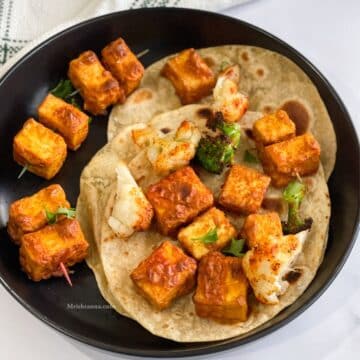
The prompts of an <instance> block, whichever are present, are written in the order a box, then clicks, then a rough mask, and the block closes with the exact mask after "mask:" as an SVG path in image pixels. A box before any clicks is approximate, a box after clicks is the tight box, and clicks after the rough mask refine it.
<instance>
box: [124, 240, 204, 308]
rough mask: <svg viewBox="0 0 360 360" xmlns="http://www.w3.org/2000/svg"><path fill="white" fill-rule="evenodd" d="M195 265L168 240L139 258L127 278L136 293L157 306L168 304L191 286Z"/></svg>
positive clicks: (189, 290) (193, 284) (184, 293)
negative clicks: (141, 259) (146, 255)
mask: <svg viewBox="0 0 360 360" xmlns="http://www.w3.org/2000/svg"><path fill="white" fill-rule="evenodd" d="M196 268H197V264H196V261H195V260H194V259H192V258H191V257H190V256H187V255H186V254H185V253H184V252H183V251H182V250H181V249H180V248H178V247H177V246H175V245H173V244H172V243H171V242H170V241H165V242H163V243H162V244H161V245H160V246H158V247H157V248H156V249H155V250H154V251H153V252H152V253H151V255H150V256H149V257H147V258H146V259H145V260H143V261H142V262H141V263H140V264H139V265H138V266H137V267H136V269H135V270H133V272H132V273H131V275H130V277H131V279H132V281H133V282H134V285H135V287H136V288H137V290H138V291H139V293H140V294H141V295H142V296H143V297H144V298H145V299H146V300H147V301H149V302H150V303H151V304H152V305H153V306H155V307H156V308H157V309H159V310H162V309H165V308H167V307H169V306H170V305H171V303H172V302H173V301H174V300H175V299H176V298H178V297H180V296H183V295H186V294H188V293H189V292H191V290H192V289H193V287H194V286H195V274H196Z"/></svg>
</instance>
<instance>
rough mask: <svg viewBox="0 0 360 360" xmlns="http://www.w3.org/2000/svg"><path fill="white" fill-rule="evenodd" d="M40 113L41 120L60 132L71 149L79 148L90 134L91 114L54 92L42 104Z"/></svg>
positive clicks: (39, 109)
mask: <svg viewBox="0 0 360 360" xmlns="http://www.w3.org/2000/svg"><path fill="white" fill-rule="evenodd" d="M38 114H39V121H40V122H41V123H43V124H44V125H45V126H47V127H48V128H50V129H53V130H55V131H57V132H58V133H60V134H61V135H62V136H63V138H64V140H65V142H66V145H67V146H68V148H69V149H71V150H76V149H78V148H79V146H80V145H81V143H82V142H83V141H84V140H85V139H86V137H87V135H88V131H89V116H88V115H86V114H85V113H83V112H82V111H80V110H79V109H78V108H76V107H75V106H73V105H71V104H68V103H67V102H66V101H64V100H62V99H60V98H58V97H56V96H54V95H52V94H48V95H47V96H46V98H45V99H44V100H43V102H42V103H41V104H40V106H39V108H38Z"/></svg>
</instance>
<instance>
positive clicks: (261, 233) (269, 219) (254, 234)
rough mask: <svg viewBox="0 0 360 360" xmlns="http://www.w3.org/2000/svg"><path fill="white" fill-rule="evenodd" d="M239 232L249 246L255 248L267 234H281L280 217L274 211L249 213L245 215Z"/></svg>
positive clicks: (278, 235)
mask: <svg viewBox="0 0 360 360" xmlns="http://www.w3.org/2000/svg"><path fill="white" fill-rule="evenodd" d="M241 234H242V236H243V237H244V238H245V239H246V242H247V245H248V246H249V247H251V248H256V247H257V246H258V244H259V243H261V242H262V241H263V239H266V238H268V237H269V236H277V237H280V236H282V235H283V232H282V227H281V220H280V217H279V215H278V213H276V212H268V213H264V214H251V215H249V216H247V217H246V219H245V222H244V225H243V228H242V230H241Z"/></svg>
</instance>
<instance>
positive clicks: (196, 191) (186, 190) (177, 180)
mask: <svg viewBox="0 0 360 360" xmlns="http://www.w3.org/2000/svg"><path fill="white" fill-rule="evenodd" d="M146 196H147V198H148V200H149V201H150V203H151V205H152V206H153V208H154V210H155V215H156V219H157V221H158V225H159V228H160V231H161V232H162V233H163V234H165V235H169V234H174V233H175V232H176V230H177V229H178V228H179V227H180V226H181V225H183V224H187V223H189V222H190V221H191V220H193V219H194V218H195V217H196V216H197V215H198V214H199V213H201V212H202V211H204V210H207V209H208V208H209V207H211V206H212V204H213V202H214V198H213V195H212V193H211V191H210V190H209V189H208V188H207V187H206V186H205V185H204V184H203V183H202V182H201V180H200V179H199V178H198V176H197V175H196V174H195V172H194V170H193V169H192V168H191V167H190V166H186V167H184V168H182V169H179V170H177V171H175V172H173V173H172V174H170V175H168V176H166V177H165V178H163V179H161V180H160V181H159V182H157V183H156V184H153V185H150V186H149V188H148V190H147V192H146Z"/></svg>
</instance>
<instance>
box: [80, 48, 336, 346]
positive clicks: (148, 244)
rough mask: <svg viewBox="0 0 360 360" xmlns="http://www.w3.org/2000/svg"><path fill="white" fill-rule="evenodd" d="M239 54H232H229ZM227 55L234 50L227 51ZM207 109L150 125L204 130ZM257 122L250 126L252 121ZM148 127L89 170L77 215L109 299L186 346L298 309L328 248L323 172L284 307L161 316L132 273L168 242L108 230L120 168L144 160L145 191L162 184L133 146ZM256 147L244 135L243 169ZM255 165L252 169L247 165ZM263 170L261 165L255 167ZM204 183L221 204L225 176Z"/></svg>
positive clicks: (192, 108) (310, 201) (118, 139)
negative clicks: (244, 313) (214, 315)
mask: <svg viewBox="0 0 360 360" xmlns="http://www.w3.org/2000/svg"><path fill="white" fill-rule="evenodd" d="M229 48H231V47H229ZM224 49H227V47H225V48H224ZM203 108H206V105H188V106H185V107H181V108H179V109H176V110H173V111H170V112H167V113H164V114H160V115H158V116H155V117H154V118H153V119H152V120H151V121H148V123H149V124H150V125H151V126H153V127H157V128H159V129H161V128H162V127H166V128H170V131H175V129H176V128H177V126H178V125H179V124H180V122H181V121H182V120H184V119H185V118H186V119H187V120H189V121H192V122H193V123H194V124H196V125H197V126H198V127H199V128H200V129H201V128H203V127H204V126H205V119H204V117H203V115H202V114H203V113H204V112H203V111H201V110H202V109H203ZM259 116H261V114H259V113H252V112H248V113H247V114H246V115H245V118H244V119H243V121H244V122H245V123H246V122H249V121H250V122H251V121H252V120H253V119H254V118H257V117H259ZM249 119H250V120H249ZM143 126H145V124H143V123H136V124H132V125H122V126H121V127H120V128H119V129H118V131H117V135H116V136H114V137H113V138H112V140H111V141H110V142H109V143H108V144H107V145H105V146H104V147H103V148H102V149H101V150H100V151H99V152H98V153H97V154H96V155H95V156H94V158H93V159H92V160H91V161H90V162H89V164H88V165H87V166H86V168H85V169H84V171H83V173H82V176H81V179H80V188H81V193H80V197H79V201H78V204H77V214H78V218H79V221H80V223H81V225H82V228H83V230H84V232H85V234H86V236H87V237H88V239H89V240H90V243H91V248H92V250H91V252H90V255H89V257H88V259H87V262H88V264H89V266H90V267H91V268H92V270H93V271H94V273H95V276H96V280H97V282H98V285H99V288H100V290H101V293H102V294H103V296H104V298H105V299H106V300H107V301H108V302H109V303H110V304H111V305H112V306H113V307H114V309H115V310H116V311H118V312H119V313H121V314H123V315H126V316H129V317H131V318H132V319H134V320H136V321H137V322H138V323H140V324H141V325H142V326H143V327H144V328H146V329H148V330H149V331H150V332H151V333H153V334H155V335H158V336H161V337H164V338H168V339H171V340H174V341H178V342H201V341H215V340H222V339H226V338H230V337H234V336H237V335H241V334H244V333H247V332H249V331H251V330H253V329H255V328H256V327H258V326H260V325H261V324H263V323H265V322H266V321H268V320H270V319H271V318H273V317H274V316H275V315H276V314H278V313H279V312H280V311H281V310H282V309H284V308H285V307H287V306H289V305H290V304H292V303H293V302H294V301H295V300H296V299H297V298H298V297H299V296H300V295H301V294H302V293H303V292H304V290H305V289H306V287H307V286H308V285H309V284H310V282H311V281H312V279H313V278H314V276H315V274H316V271H317V269H318V267H319V266H320V264H321V261H322V258H323V255H324V252H325V248H326V242H327V229H328V223H329V217H330V199H329V192H328V188H327V184H326V181H325V177H324V173H323V169H322V167H321V166H320V168H319V170H318V172H317V173H316V174H315V175H313V176H309V177H306V178H304V181H305V183H306V184H307V187H308V192H307V194H306V196H305V198H304V201H303V203H302V206H301V212H302V216H304V217H309V216H311V217H312V218H313V220H314V222H313V226H312V228H311V231H310V233H309V235H308V237H307V240H306V242H305V245H304V247H303V251H302V253H301V254H300V256H299V258H298V259H297V261H296V263H295V264H294V265H293V267H294V268H295V269H297V270H298V271H300V273H301V275H300V277H299V278H298V279H297V280H296V281H295V282H293V283H292V284H291V285H290V286H289V289H288V290H287V292H286V293H285V294H284V295H282V296H281V297H280V302H279V303H278V304H276V305H264V304H260V303H258V302H257V301H255V300H254V299H253V298H250V307H251V313H250V316H249V318H248V320H247V321H246V322H243V323H237V324H232V325H223V324H219V323H216V322H214V321H213V320H208V319H203V318H200V317H198V316H197V315H196V313H195V309H194V304H193V302H192V294H190V295H187V296H184V297H181V298H179V299H177V300H176V301H175V302H174V303H173V305H172V306H171V307H170V308H168V309H165V310H163V311H158V310H156V309H154V308H153V307H152V306H151V305H150V304H149V303H148V302H147V301H146V300H145V299H144V298H143V297H142V296H140V295H139V294H138V293H137V291H136V289H135V286H134V285H133V283H132V281H131V279H130V276H129V275H130V273H131V271H132V270H133V269H134V268H135V267H136V266H137V265H138V264H139V263H140V262H141V261H142V260H143V259H144V258H146V257H147V256H148V255H149V254H150V253H151V252H152V250H153V248H154V247H155V246H157V245H159V244H160V243H161V242H163V241H164V240H166V239H168V237H166V236H163V235H161V234H159V233H158V232H157V231H156V230H155V228H154V227H152V228H150V229H149V230H148V231H146V232H138V233H135V234H134V235H132V236H131V237H130V238H127V239H120V238H117V236H116V235H115V234H114V233H113V231H112V229H111V228H110V227H109V225H108V222H107V220H108V218H109V216H110V214H111V210H112V207H113V205H114V199H115V188H116V181H117V179H116V172H115V168H116V166H117V164H119V162H120V161H124V162H125V163H127V164H128V166H129V167H130V166H131V165H133V163H134V161H135V160H134V159H136V166H135V167H134V168H133V171H134V172H135V175H136V169H139V171H140V170H141V180H140V181H138V183H139V185H140V186H141V187H142V188H143V189H146V188H147V186H148V185H149V184H150V183H153V182H155V181H157V180H159V179H160V176H158V175H155V174H154V173H153V171H152V169H151V167H150V166H149V164H147V163H146V161H147V160H146V157H141V156H140V157H139V152H138V149H137V148H136V146H135V145H134V143H133V142H132V139H131V131H132V129H134V128H141V127H143ZM251 147H253V144H251V140H249V139H247V138H246V136H245V135H244V134H243V136H242V141H241V146H240V148H239V149H238V150H237V152H236V156H235V162H237V163H242V162H243V154H244V152H245V150H246V149H249V148H251ZM247 165H248V164H247ZM254 166H255V167H257V168H258V169H261V165H260V164H256V165H254ZM196 170H197V172H198V174H199V177H200V178H201V180H202V181H203V182H204V183H205V184H206V185H207V186H208V187H209V188H210V189H211V190H212V191H213V193H214V196H215V198H216V197H217V194H218V193H219V190H220V186H221V185H222V184H223V182H224V178H225V176H226V171H224V172H223V173H222V174H220V175H215V174H210V173H208V172H206V171H204V170H201V169H196ZM269 194H279V190H278V189H270V190H269ZM227 215H228V216H229V218H230V220H231V222H232V223H233V224H234V226H235V227H236V228H237V229H238V230H240V228H241V226H242V223H243V220H244V217H242V216H237V215H234V214H231V213H227Z"/></svg>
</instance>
